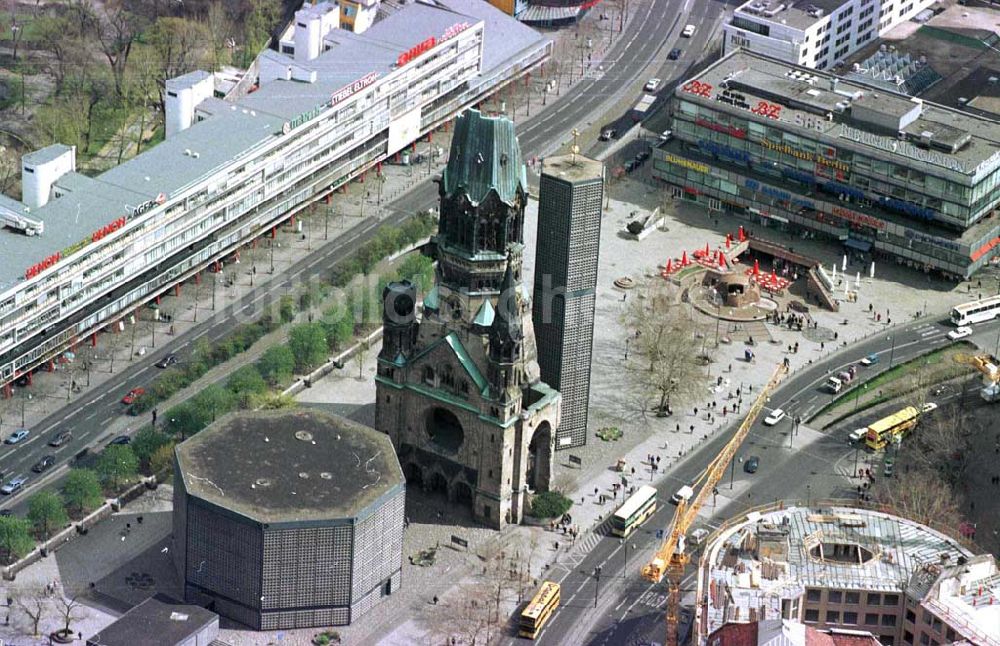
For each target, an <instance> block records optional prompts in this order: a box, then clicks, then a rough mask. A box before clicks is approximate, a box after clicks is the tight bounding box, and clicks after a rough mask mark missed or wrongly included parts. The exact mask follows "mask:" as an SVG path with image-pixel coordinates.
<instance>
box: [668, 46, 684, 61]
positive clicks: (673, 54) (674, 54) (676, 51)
mask: <svg viewBox="0 0 1000 646" xmlns="http://www.w3.org/2000/svg"><path fill="white" fill-rule="evenodd" d="M680 57H681V48H680V47H674V48H673V49H671V50H670V53H669V54H667V58H669V59H670V60H672V61H676V60H677V59H678V58H680Z"/></svg>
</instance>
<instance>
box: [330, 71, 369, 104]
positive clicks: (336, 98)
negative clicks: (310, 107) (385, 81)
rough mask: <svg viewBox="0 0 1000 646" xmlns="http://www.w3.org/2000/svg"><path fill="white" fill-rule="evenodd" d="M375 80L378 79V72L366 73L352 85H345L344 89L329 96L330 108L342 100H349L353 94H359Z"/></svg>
mask: <svg viewBox="0 0 1000 646" xmlns="http://www.w3.org/2000/svg"><path fill="white" fill-rule="evenodd" d="M377 78H378V72H368V73H367V74H365V75H364V76H362V77H361V78H359V79H358V80H357V81H354V82H353V83H348V84H347V85H345V86H344V87H342V88H340V89H339V90H337V91H336V92H334V93H333V94H331V95H330V107H333V106H335V105H337V104H338V103H340V102H341V101H343V100H344V99H347V98H349V97H350V96H351V95H353V94H354V93H356V92H360V91H361V90H363V89H365V88H366V87H368V86H369V85H371V84H372V83H374V82H375V80H376V79H377Z"/></svg>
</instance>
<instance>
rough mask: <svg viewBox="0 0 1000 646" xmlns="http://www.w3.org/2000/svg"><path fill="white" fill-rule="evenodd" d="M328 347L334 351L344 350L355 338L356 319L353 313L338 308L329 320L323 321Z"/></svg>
mask: <svg viewBox="0 0 1000 646" xmlns="http://www.w3.org/2000/svg"><path fill="white" fill-rule="evenodd" d="M323 332H324V333H325V334H326V345H327V348H328V349H329V350H330V351H331V352H332V351H334V350H342V349H344V347H345V346H346V345H347V344H348V343H349V342H350V341H351V339H353V338H354V321H353V320H351V313H350V312H347V311H344V310H340V309H336V310H334V311H333V312H332V314H331V316H330V318H329V320H327V321H324V322H323Z"/></svg>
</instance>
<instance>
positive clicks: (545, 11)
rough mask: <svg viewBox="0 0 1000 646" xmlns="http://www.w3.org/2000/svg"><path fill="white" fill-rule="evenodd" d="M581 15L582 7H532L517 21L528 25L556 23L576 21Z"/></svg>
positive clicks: (519, 16)
mask: <svg viewBox="0 0 1000 646" xmlns="http://www.w3.org/2000/svg"><path fill="white" fill-rule="evenodd" d="M579 14H580V7H578V6H577V7H540V6H537V5H536V6H531V7H528V8H527V9H525V10H524V11H523V12H522V13H520V14H519V15H518V16H517V19H518V20H520V21H521V22H523V23H527V24H533V23H535V24H537V23H543V24H548V23H554V22H564V21H570V20H575V19H576V18H577V17H578V16H579Z"/></svg>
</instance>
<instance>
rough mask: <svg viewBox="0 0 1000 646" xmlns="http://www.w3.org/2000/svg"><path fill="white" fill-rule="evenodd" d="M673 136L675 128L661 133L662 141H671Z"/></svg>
mask: <svg viewBox="0 0 1000 646" xmlns="http://www.w3.org/2000/svg"><path fill="white" fill-rule="evenodd" d="M673 136H674V131H673V130H664V131H663V132H661V133H660V141H670V139H671V138H673Z"/></svg>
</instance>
